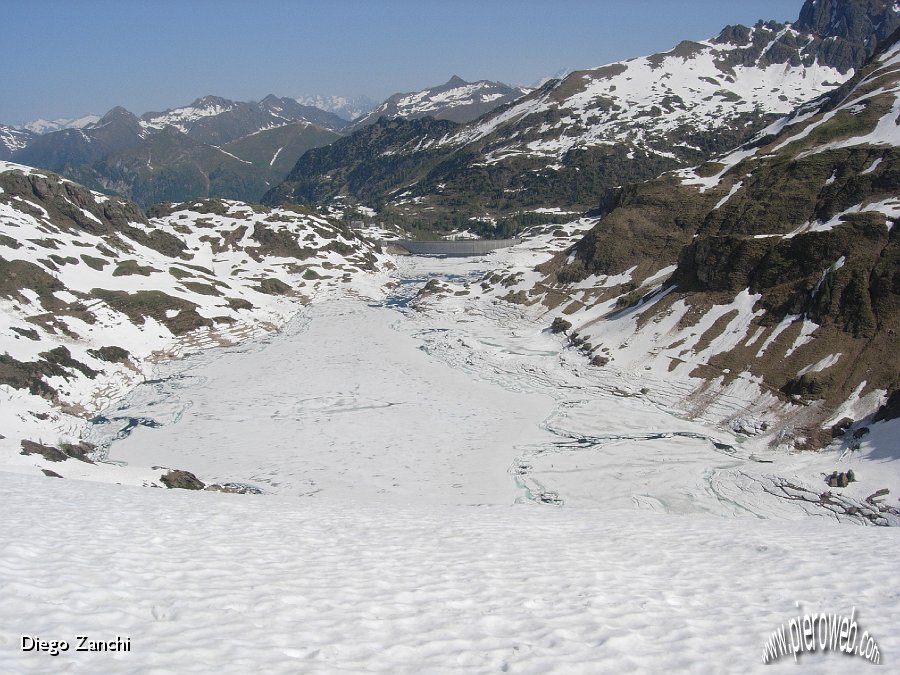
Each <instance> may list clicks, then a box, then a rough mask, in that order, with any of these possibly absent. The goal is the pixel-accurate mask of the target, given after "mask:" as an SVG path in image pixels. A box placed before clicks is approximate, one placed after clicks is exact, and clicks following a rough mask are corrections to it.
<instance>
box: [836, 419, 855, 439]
mask: <svg viewBox="0 0 900 675" xmlns="http://www.w3.org/2000/svg"><path fill="white" fill-rule="evenodd" d="M852 424H853V420H851V419H850V418H849V417H844V418H841V420H840V421H839V422H838V423H837V424H835V425H834V426H833V427H831V437H832V438H839V437H840V436H843V435H844V434H845V433H846V432H847V429H849V428H850V426H851V425H852Z"/></svg>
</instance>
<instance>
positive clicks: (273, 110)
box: [0, 78, 524, 206]
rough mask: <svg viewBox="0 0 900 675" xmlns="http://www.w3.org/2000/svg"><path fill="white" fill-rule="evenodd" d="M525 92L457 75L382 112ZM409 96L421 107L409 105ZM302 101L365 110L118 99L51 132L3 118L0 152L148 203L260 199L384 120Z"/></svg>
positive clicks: (270, 99) (454, 107)
mask: <svg viewBox="0 0 900 675" xmlns="http://www.w3.org/2000/svg"><path fill="white" fill-rule="evenodd" d="M522 91H524V90H520V89H516V88H512V87H507V86H506V85H503V84H500V83H494V82H477V83H472V84H469V83H466V82H463V81H462V80H460V79H459V78H453V79H452V80H451V81H450V82H449V83H448V84H447V85H444V86H442V87H434V88H431V89H427V90H425V91H423V92H419V93H418V94H416V95H401V94H397V95H395V96H393V97H391V98H390V99H388V101H387V102H386V103H385V104H383V105H382V106H381V107H379V108H378V110H377V112H378V116H388V117H395V116H411V117H416V116H419V115H420V114H425V112H427V113H428V114H433V115H437V116H441V117H450V118H455V119H460V120H469V119H474V118H475V117H477V115H478V114H480V113H481V112H484V111H486V110H489V109H491V108H492V107H493V106H496V105H501V104H502V103H503V102H505V101H507V100H509V99H510V98H511V97H514V96H517V95H519V94H520V93H521V92H522ZM411 98H414V99H415V100H416V101H417V106H418V107H416V106H411V105H410V103H409V100H410V99H411ZM305 100H307V101H312V102H317V103H320V104H321V105H325V106H328V107H330V108H331V109H332V110H334V111H338V112H342V113H343V114H345V115H346V114H348V113H354V112H359V113H360V114H361V115H362V116H361V117H359V118H358V119H357V120H356V121H355V122H354V123H352V124H351V123H350V121H349V120H347V119H345V118H343V117H341V116H340V115H338V114H337V113H336V112H332V111H329V110H324V109H322V108H319V107H316V106H314V105H308V104H307V103H304V102H300V101H298V100H296V99H292V98H285V97H276V96H274V95H269V96H266V97H265V98H264V99H262V100H261V101H258V102H252V101H251V102H242V101H232V100H229V99H225V98H221V97H217V96H204V97H202V98H199V99H197V100H195V101H194V102H193V103H191V104H190V105H187V106H182V107H178V108H173V109H169V110H165V111H162V112H148V113H144V114H143V115H141V116H140V117H137V116H135V115H134V114H132V113H131V112H129V111H127V110H125V109H124V108H121V107H116V108H113V109H112V110H110V111H109V112H108V113H107V114H106V115H104V116H103V117H102V118H97V117H96V116H87V117H84V118H81V119H79V120H57V121H55V122H53V123H50V122H46V121H43V120H40V121H38V122H35V123H33V124H31V125H30V126H31V127H32V129H34V130H39V131H44V132H46V133H40V134H39V133H36V131H33V130H31V129H28V128H15V127H10V126H6V125H4V126H0V159H12V160H14V161H16V162H21V163H24V164H25V165H28V166H36V167H42V168H45V169H50V170H52V171H57V172H60V173H62V174H63V175H66V176H69V177H70V178H72V179H73V180H77V181H79V182H81V183H83V184H85V185H88V186H90V187H91V188H93V189H96V190H102V191H105V192H109V193H111V194H118V195H121V196H124V197H127V198H129V199H133V200H135V201H136V202H137V203H138V204H140V205H142V206H149V205H151V204H153V203H156V202H158V201H182V200H185V199H192V198H203V197H207V196H220V197H227V198H233V199H241V200H248V201H258V200H259V198H260V197H261V196H262V195H263V193H265V192H266V191H267V190H269V189H271V188H272V187H273V186H275V185H277V184H278V183H279V182H280V181H281V180H282V179H283V178H284V177H285V176H286V175H287V173H288V172H289V171H290V170H291V169H292V168H293V166H294V164H295V163H296V161H297V159H298V158H299V157H300V156H301V155H303V153H305V152H306V150H308V149H310V148H313V147H319V146H322V145H327V144H329V143H331V142H333V141H334V140H336V139H337V138H338V137H339V136H340V135H341V134H346V133H349V132H350V131H351V130H352V129H358V128H364V127H365V126H367V125H368V124H371V123H373V122H375V121H376V120H377V119H378V116H373V115H369V114H365V113H367V112H368V111H369V110H370V109H371V107H372V105H370V102H368V99H364V98H357V99H347V98H340V97H330V98H325V97H308V98H307V99H305ZM423 111H424V112H423Z"/></svg>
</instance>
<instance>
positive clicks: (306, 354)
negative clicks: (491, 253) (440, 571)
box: [92, 257, 821, 517]
mask: <svg viewBox="0 0 900 675" xmlns="http://www.w3.org/2000/svg"><path fill="white" fill-rule="evenodd" d="M398 263H399V265H400V271H399V275H398V285H397V287H396V288H395V290H394V291H393V292H392V293H390V294H389V295H388V296H387V297H385V298H382V299H380V300H378V301H373V300H372V299H367V298H362V297H355V296H352V295H348V294H341V293H336V294H335V295H334V297H332V298H330V299H328V300H325V301H321V300H320V301H318V302H316V303H314V304H312V305H309V306H307V307H305V308H304V309H303V310H302V311H301V312H300V314H299V315H298V316H296V317H295V318H294V319H293V320H292V321H291V322H290V323H289V324H288V325H287V326H286V327H285V328H284V329H283V330H282V331H280V332H279V333H276V334H272V335H269V336H266V337H264V338H261V339H256V340H252V341H249V342H245V343H242V344H241V345H239V346H236V347H231V348H220V349H214V350H209V351H204V352H201V353H198V354H195V355H191V356H188V357H186V358H184V359H181V360H178V361H173V362H169V363H166V364H163V365H162V366H161V367H160V371H159V376H158V377H157V378H156V379H154V380H153V381H151V382H149V383H146V384H143V385H141V386H139V387H138V388H137V389H136V390H134V391H133V392H132V394H131V395H130V396H129V397H128V398H127V399H126V400H124V401H122V402H120V403H119V404H118V405H117V406H115V408H114V409H112V410H110V411H108V412H106V413H105V415H104V417H105V418H106V419H109V420H110V422H109V423H104V424H97V425H95V426H94V427H93V433H94V436H93V438H92V440H94V441H95V442H98V443H103V442H108V441H109V440H110V438H111V437H112V436H114V435H119V436H121V438H120V439H119V440H115V441H114V442H112V444H111V447H110V449H109V459H110V460H111V461H116V462H124V463H127V464H129V465H133V466H145V467H146V466H167V467H177V468H180V469H186V470H188V471H191V472H193V473H195V474H197V475H198V476H199V477H201V478H202V479H203V480H204V481H207V482H211V481H214V482H238V483H247V484H251V485H254V486H256V487H259V488H261V489H262V490H264V491H265V492H268V493H275V494H280V495H285V496H296V497H314V498H318V499H322V498H324V499H337V500H341V501H350V502H356V503H370V502H386V501H391V502H395V503H400V504H410V503H419V504H426V503H438V504H461V505H465V504H497V505H507V504H513V503H516V502H523V501H539V502H545V503H550V504H563V505H566V506H590V507H602V508H607V509H608V508H617V509H618V508H638V509H644V510H654V511H663V512H674V513H695V512H703V513H712V514H717V515H722V516H729V517H733V516H750V517H799V516H801V515H803V514H804V511H803V510H802V509H800V508H799V507H798V504H797V503H794V502H790V501H787V500H784V499H779V498H775V497H772V496H771V495H770V494H768V493H767V492H765V490H764V489H763V487H762V486H764V485H765V484H766V483H765V479H764V478H761V476H765V474H766V473H767V472H769V471H770V469H771V465H770V464H769V463H768V462H767V461H760V460H759V458H758V457H757V456H756V455H754V454H753V453H752V452H750V451H749V450H746V449H743V448H742V447H741V446H740V442H739V441H738V440H737V439H736V438H735V436H734V435H733V434H730V433H728V432H723V431H721V430H712V429H709V428H707V427H705V426H703V425H701V424H699V423H697V422H694V421H690V420H685V419H683V418H680V417H676V416H675V415H673V414H671V413H670V412H668V411H666V410H663V409H661V408H659V407H658V406H657V405H655V404H653V403H652V402H650V401H649V400H648V399H647V398H645V397H642V396H639V395H625V394H626V392H623V391H617V390H616V389H615V388H610V387H609V386H608V383H606V382H604V381H602V377H603V375H602V373H600V371H598V370H596V369H592V368H590V367H587V366H586V364H585V363H584V361H583V359H582V358H581V357H579V356H578V355H577V354H573V353H572V352H571V350H566V349H565V348H564V347H563V345H562V341H561V339H560V338H559V337H558V336H553V335H551V334H549V332H547V331H546V330H543V328H544V326H543V324H542V323H540V322H535V321H533V320H524V319H523V317H522V316H521V314H520V312H519V310H518V308H516V307H515V306H511V305H507V304H506V303H502V302H500V303H487V304H484V303H483V304H481V305H478V309H477V311H472V307H468V308H467V309H466V310H465V311H463V310H462V309H460V307H458V306H455V305H453V304H452V303H450V304H446V303H445V304H442V305H440V306H439V308H437V309H434V308H432V309H428V310H425V311H416V310H414V309H411V308H410V307H409V300H410V299H411V298H412V297H413V296H414V295H415V294H416V292H417V291H418V289H419V288H421V287H422V286H423V285H424V284H425V283H426V282H427V280H428V279H430V278H433V277H437V278H439V279H451V280H453V281H455V282H457V283H459V282H462V281H465V280H467V279H468V280H470V281H471V282H472V283H475V282H476V281H477V280H478V279H479V278H480V277H481V275H482V273H483V272H484V271H485V270H487V269H489V264H490V263H489V262H487V261H486V260H485V259H482V258H471V259H440V258H428V257H425V258H423V257H406V258H402V259H400V260H399V261H398ZM124 427H129V429H128V431H127V432H123V428H124ZM783 459H784V458H782V460H783ZM815 461H821V459H818V460H817V459H815V458H807V457H797V458H795V459H792V460H790V461H789V462H788V464H790V463H791V462H794V463H799V464H798V466H797V467H793V466H791V467H790V468H791V470H794V469H797V470H802V469H803V465H804V464H808V463H809V462H815ZM782 463H784V462H782Z"/></svg>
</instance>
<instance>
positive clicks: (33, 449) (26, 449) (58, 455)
mask: <svg viewBox="0 0 900 675" xmlns="http://www.w3.org/2000/svg"><path fill="white" fill-rule="evenodd" d="M21 445H22V452H20V453H19V454H21V455H41V456H42V457H43V458H44V459H46V460H47V461H50V462H65V461H66V460H67V459H69V456H68V455H67V454H66V453H64V452H63V451H62V450H60V449H59V448H54V447H53V446H52V445H42V444H41V443H35V442H34V441H29V440H25V439H22V443H21Z"/></svg>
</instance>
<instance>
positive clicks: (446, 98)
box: [347, 75, 531, 132]
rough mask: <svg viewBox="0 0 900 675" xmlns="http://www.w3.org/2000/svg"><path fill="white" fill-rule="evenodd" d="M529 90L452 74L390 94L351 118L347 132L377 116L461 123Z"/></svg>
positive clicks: (377, 117) (371, 121) (376, 118)
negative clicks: (439, 82)
mask: <svg viewBox="0 0 900 675" xmlns="http://www.w3.org/2000/svg"><path fill="white" fill-rule="evenodd" d="M530 91H531V89H528V88H526V87H511V86H509V85H507V84H503V83H502V82H492V81H490V80H479V81H477V82H466V81H465V80H463V79H462V78H461V77H459V76H457V75H454V76H453V77H451V78H450V79H449V80H448V81H447V82H445V83H444V84H442V85H438V86H436V87H428V88H426V89H423V90H421V91H416V92H408V93H404V94H394V95H393V96H391V97H389V98H388V99H387V100H386V101H384V102H383V103H382V104H381V105H379V106H377V107H375V108H374V109H373V110H372V111H371V112H369V113H368V114H367V115H365V116H364V117H361V118H358V119H356V120H354V121H353V123H352V124H351V125H350V126H349V127H348V128H347V131H350V132H352V131H355V130H356V129H360V128H362V127H365V126H367V125H369V124H373V123H375V122H376V121H377V120H378V119H379V118H381V117H386V118H388V119H394V118H396V117H402V118H403V119H407V120H411V119H418V118H420V117H433V118H435V119H438V120H450V121H451V122H457V123H460V124H462V123H465V122H470V121H472V120H474V119H477V118H478V117H480V116H481V115H483V114H484V113H486V112H488V111H490V110H493V109H494V108H497V107H499V106H502V105H505V104H507V103H510V102H512V101H514V100H516V99H517V98H520V97H521V96H524V95H525V94H527V93H529V92H530Z"/></svg>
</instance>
